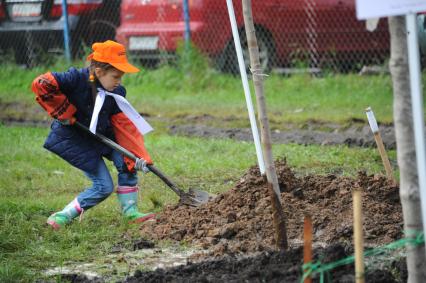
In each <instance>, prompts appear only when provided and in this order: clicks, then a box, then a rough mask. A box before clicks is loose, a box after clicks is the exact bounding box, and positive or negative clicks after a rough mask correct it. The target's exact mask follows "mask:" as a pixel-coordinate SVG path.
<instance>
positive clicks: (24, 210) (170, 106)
mask: <svg viewBox="0 0 426 283" xmlns="http://www.w3.org/2000/svg"><path fill="white" fill-rule="evenodd" d="M79 64H80V65H81V63H79ZM65 65H66V64H63V62H59V63H58V64H57V65H55V66H51V67H49V68H46V67H39V68H35V69H32V70H22V69H20V68H17V67H15V66H13V65H8V64H3V65H2V72H0V79H1V81H2V84H0V106H3V108H2V109H1V110H2V115H0V117H14V118H20V119H26V120H31V119H46V114H45V113H43V111H42V110H41V108H40V107H39V106H38V105H37V104H36V103H35V102H34V96H33V94H32V93H31V91H30V84H31V81H32V80H33V78H35V77H36V76H37V75H38V74H41V73H44V72H46V71H48V70H54V71H64V70H66V67H65ZM182 66H183V67H182ZM182 70H184V71H182ZM424 78H425V77H424ZM124 85H125V86H126V88H127V90H128V99H129V100H130V102H132V104H133V105H134V106H135V107H136V109H138V110H139V111H141V112H143V113H149V114H150V115H152V116H156V117H166V118H173V119H174V120H173V121H176V120H179V119H182V120H183V118H179V117H184V116H186V115H206V114H207V115H212V116H215V117H219V118H232V117H234V118H237V119H236V120H235V121H234V120H232V119H230V121H231V122H230V124H231V126H235V125H237V126H247V125H248V119H247V111H246V104H245V100H244V93H243V90H242V86H241V80H240V79H239V77H232V76H229V75H223V74H219V73H216V72H214V71H212V70H210V69H205V65H203V64H201V63H200V64H194V65H181V66H178V68H171V67H163V68H160V69H158V70H155V71H149V72H148V71H145V70H143V71H142V72H140V73H138V74H133V75H126V76H125V79H124ZM253 93H254V92H253V90H252V94H253ZM265 93H266V98H267V104H268V110H269V112H268V113H269V118H270V120H271V122H273V123H274V125H285V124H286V123H296V124H297V125H301V127H302V126H303V125H304V124H305V123H307V122H309V121H313V120H314V121H318V122H324V123H328V122H333V123H340V124H347V123H350V122H351V121H352V120H353V119H362V120H364V121H365V120H366V119H365V114H364V109H365V108H366V107H367V106H371V107H372V108H373V110H374V112H375V114H376V118H377V119H378V120H379V121H381V122H385V123H389V122H392V90H391V79H390V77H389V76H387V75H383V76H372V77H371V76H370V77H359V76H358V75H354V74H352V75H331V74H326V75H325V76H324V77H322V78H313V77H310V76H307V75H297V76H292V77H282V76H279V75H272V76H270V77H268V78H267V79H266V80H265ZM253 101H254V98H253ZM5 106H7V107H5ZM167 121H168V120H167V119H166V120H164V121H162V120H161V119H157V120H155V121H154V123H155V124H154V127H155V128H156V129H157V130H156V131H154V132H153V133H152V134H150V135H148V136H147V137H146V146H147V148H148V150H149V152H150V153H151V156H152V157H153V160H154V162H155V164H156V165H157V166H158V167H159V168H160V169H161V170H162V171H164V173H166V175H168V176H170V177H171V178H172V179H173V180H174V181H175V182H176V183H177V184H178V185H179V186H181V187H182V188H185V189H186V188H189V187H195V188H200V189H202V190H205V191H208V192H211V193H220V192H223V191H226V190H229V189H230V188H232V187H233V186H234V184H235V182H237V181H238V179H239V178H240V177H241V176H242V174H243V173H244V172H245V171H246V170H247V169H248V168H249V167H251V166H253V165H255V164H256V156H255V149H254V145H253V144H252V143H248V142H237V141H233V140H229V139H201V138H185V137H177V136H169V135H167V132H166V127H167V126H168V125H167ZM220 121H221V120H220ZM232 123H234V124H232ZM47 133H48V129H47V128H29V127H5V126H1V124H0V156H1V158H0V166H1V168H2V170H1V171H0V282H19V281H22V282H32V281H34V280H35V279H36V278H41V277H42V271H43V270H45V269H46V268H48V267H52V266H61V265H63V264H65V263H66V262H69V261H91V260H95V259H99V258H102V256H104V255H105V254H107V253H108V252H109V251H110V250H111V247H112V246H114V245H115V244H116V243H117V242H119V241H121V240H122V239H123V235H130V236H131V237H134V238H137V237H138V236H137V231H138V229H137V227H132V226H128V225H126V224H125V223H123V222H122V219H121V217H120V213H119V209H118V204H117V202H116V199H115V196H111V197H110V198H108V199H107V200H106V201H104V202H103V203H101V204H100V205H98V206H96V207H95V208H94V209H91V210H88V211H87V213H85V215H84V218H85V219H84V220H83V222H82V223H78V222H76V223H74V224H73V225H71V226H70V227H68V228H67V229H64V230H63V231H59V232H53V231H50V230H49V229H47V227H45V226H44V222H45V221H46V218H47V217H48V216H49V215H50V214H51V213H52V212H54V211H57V210H59V209H61V208H62V207H63V206H64V205H65V204H67V203H68V202H69V201H71V200H72V199H73V198H74V197H75V196H76V195H77V194H78V193H79V192H81V191H82V190H83V189H84V188H85V187H87V186H89V185H90V184H89V182H88V180H87V179H86V178H85V177H84V175H83V174H82V173H81V172H80V171H78V170H77V169H75V168H72V167H71V166H70V165H68V164H67V163H65V162H64V161H63V160H61V159H60V158H58V157H57V156H55V155H53V154H51V153H48V152H47V151H46V150H45V149H43V147H42V145H43V141H44V139H45V137H46V136H47ZM273 152H274V156H275V157H276V158H278V157H285V158H287V160H288V162H289V164H290V165H291V166H292V167H293V168H294V169H295V171H296V173H297V174H300V175H303V174H308V173H314V174H328V173H334V174H339V175H340V174H341V175H348V176H353V175H356V174H357V172H358V171H359V170H366V171H367V173H369V174H373V173H379V172H382V173H383V168H382V164H381V159H380V156H379V154H378V152H377V151H376V150H375V149H368V148H348V147H346V146H319V145H310V146H302V145H294V144H288V145H282V144H280V145H278V144H276V145H273ZM389 157H390V159H391V160H392V161H395V159H396V157H395V151H390V152H389ZM109 166H110V169H111V172H113V176H114V180H115V173H116V170H115V169H114V168H113V167H112V166H111V164H109ZM396 174H398V172H396ZM140 177H141V180H140V183H139V185H140V186H141V187H142V188H143V191H142V202H140V204H141V208H142V210H144V211H157V212H158V211H161V209H162V206H164V205H166V204H168V203H174V202H176V201H177V197H176V196H175V195H174V194H173V192H171V190H169V189H168V188H167V187H166V186H165V185H164V184H163V183H162V182H161V181H160V180H159V179H158V178H156V177H155V176H154V175H153V174H147V175H142V174H140ZM127 239H128V238H127ZM127 241H128V242H129V240H127ZM58 280H59V279H58Z"/></svg>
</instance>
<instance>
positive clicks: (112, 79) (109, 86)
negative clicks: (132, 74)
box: [95, 68, 124, 91]
mask: <svg viewBox="0 0 426 283" xmlns="http://www.w3.org/2000/svg"><path fill="white" fill-rule="evenodd" d="M95 73H96V77H97V78H98V80H99V82H100V83H101V85H102V86H103V87H104V88H105V89H106V90H108V91H112V90H113V89H115V88H116V87H117V86H118V85H119V84H120V83H121V77H123V75H124V72H122V71H120V70H117V69H115V68H110V69H108V70H106V71H105V70H103V69H101V68H96V69H95Z"/></svg>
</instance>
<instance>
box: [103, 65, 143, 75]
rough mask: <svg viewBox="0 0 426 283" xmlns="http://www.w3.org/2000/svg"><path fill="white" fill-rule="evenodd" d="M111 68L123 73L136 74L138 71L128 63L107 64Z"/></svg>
mask: <svg viewBox="0 0 426 283" xmlns="http://www.w3.org/2000/svg"><path fill="white" fill-rule="evenodd" d="M109 64H110V65H111V66H113V67H115V68H117V69H118V70H120V71H122V72H124V73H137V72H139V69H138V68H136V67H135V66H133V65H132V64H130V63H109Z"/></svg>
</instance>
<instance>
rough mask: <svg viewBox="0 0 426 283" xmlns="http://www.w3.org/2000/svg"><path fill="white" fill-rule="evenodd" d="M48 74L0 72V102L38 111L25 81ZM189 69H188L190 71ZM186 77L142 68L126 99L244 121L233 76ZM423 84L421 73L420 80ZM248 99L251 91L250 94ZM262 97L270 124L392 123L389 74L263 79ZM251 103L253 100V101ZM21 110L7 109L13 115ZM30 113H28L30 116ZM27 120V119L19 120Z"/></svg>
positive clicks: (198, 73) (161, 110)
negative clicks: (368, 112) (369, 116)
mask: <svg viewBox="0 0 426 283" xmlns="http://www.w3.org/2000/svg"><path fill="white" fill-rule="evenodd" d="M49 70H54V71H58V72H61V71H65V70H67V67H66V66H64V64H58V65H57V66H52V67H49V68H43V67H39V68H34V69H32V70H21V69H19V68H17V67H15V66H12V65H4V66H2V72H0V79H1V81H2V84H1V85H0V103H3V104H5V103H9V104H12V105H13V104H16V103H18V104H20V105H24V107H30V108H34V109H37V110H39V107H38V106H37V105H36V103H35V102H34V96H33V94H32V93H31V91H30V84H31V81H32V80H33V79H34V78H35V77H36V76H37V75H39V74H42V73H44V72H47V71H49ZM190 71H191V70H190ZM188 74H190V75H187V74H186V73H185V72H182V71H181V70H179V69H176V68H170V67H164V68H161V69H158V70H155V71H146V70H143V71H142V72H140V73H137V74H130V75H126V76H125V77H124V81H123V84H124V85H125V86H126V88H127V92H128V99H129V101H130V102H131V103H132V104H133V105H134V106H135V107H136V109H138V110H139V111H141V112H143V113H148V114H150V115H152V116H163V117H172V118H176V117H180V116H183V115H205V114H209V115H212V116H215V117H229V116H232V117H236V118H243V119H247V110H246V103H245V99H244V93H243V89H242V84H241V80H240V78H239V77H233V76H229V75H223V74H218V73H216V72H214V71H212V70H210V69H207V70H192V71H191V72H189V73H188ZM423 78H424V81H425V82H426V75H425V76H423ZM251 92H252V96H253V97H254V91H253V90H252V91H251ZM265 94H266V102H267V105H268V110H269V116H270V119H271V120H273V121H274V122H276V123H288V122H294V123H303V122H306V121H312V120H314V121H319V122H337V123H347V122H348V121H353V120H354V119H361V120H364V121H366V117H365V112H364V110H365V108H366V107H368V106H371V107H372V109H373V111H374V112H375V114H376V118H377V120H378V121H379V122H382V123H391V122H392V85H391V78H390V76H389V75H378V76H359V75H357V74H348V75H333V74H327V73H326V74H324V76H323V77H321V78H313V77H311V76H309V75H295V76H292V77H283V76H280V75H271V76H270V77H267V78H266V79H265ZM253 101H255V99H254V98H253ZM20 110H22V107H17V108H16V107H8V109H5V111H9V112H11V113H9V114H10V115H12V116H13V115H14V113H13V112H16V113H15V115H18V116H19V112H20ZM33 112H34V111H32V112H31V111H30V112H29V114H26V115H32V114H31V113H33ZM22 118H27V119H28V118H30V119H31V117H22Z"/></svg>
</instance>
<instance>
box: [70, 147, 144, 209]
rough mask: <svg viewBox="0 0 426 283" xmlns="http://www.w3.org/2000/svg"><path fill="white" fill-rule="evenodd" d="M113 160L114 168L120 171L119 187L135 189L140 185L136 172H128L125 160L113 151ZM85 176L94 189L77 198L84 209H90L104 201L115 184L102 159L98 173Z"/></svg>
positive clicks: (87, 190)
mask: <svg viewBox="0 0 426 283" xmlns="http://www.w3.org/2000/svg"><path fill="white" fill-rule="evenodd" d="M111 159H112V161H113V163H114V166H115V167H116V168H117V170H118V185H119V186H129V187H134V186H136V185H137V183H138V175H137V173H136V172H134V173H131V172H129V171H128V170H127V167H126V164H125V163H124V158H123V156H122V155H121V153H119V152H118V151H115V150H114V151H113V152H112V154H111ZM84 174H85V175H86V176H87V177H88V178H89V179H90V180H91V181H92V182H93V185H92V187H90V188H87V189H86V190H85V191H84V192H82V193H80V194H79V195H78V196H77V200H78V202H79V203H80V206H81V208H82V209H84V210H86V209H89V208H91V207H93V206H95V205H97V204H98V203H100V202H101V201H103V200H104V199H106V198H107V197H108V196H109V195H111V194H112V192H113V191H114V183H113V180H112V178H111V174H110V173H109V171H108V168H107V166H106V164H105V161H104V160H103V159H102V158H100V159H99V162H98V165H97V170H96V173H88V172H84Z"/></svg>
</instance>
